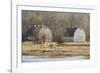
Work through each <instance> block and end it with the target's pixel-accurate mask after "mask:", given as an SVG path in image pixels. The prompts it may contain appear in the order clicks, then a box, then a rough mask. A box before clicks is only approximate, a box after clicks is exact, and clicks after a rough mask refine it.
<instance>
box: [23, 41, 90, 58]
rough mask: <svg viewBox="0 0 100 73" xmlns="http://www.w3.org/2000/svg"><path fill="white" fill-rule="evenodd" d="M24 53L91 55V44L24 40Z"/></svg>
mask: <svg viewBox="0 0 100 73" xmlns="http://www.w3.org/2000/svg"><path fill="white" fill-rule="evenodd" d="M22 55H32V56H53V57H59V56H89V55H90V44H89V42H85V43H74V42H69V43H62V44H57V43H55V42H52V43H44V44H36V43H33V42H28V41H27V42H23V43H22Z"/></svg>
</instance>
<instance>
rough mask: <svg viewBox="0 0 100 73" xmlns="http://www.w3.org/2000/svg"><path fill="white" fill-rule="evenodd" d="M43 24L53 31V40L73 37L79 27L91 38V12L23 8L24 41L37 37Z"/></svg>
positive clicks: (87, 37)
mask: <svg viewBox="0 0 100 73" xmlns="http://www.w3.org/2000/svg"><path fill="white" fill-rule="evenodd" d="M41 25H45V26H47V27H48V28H49V29H50V30H51V31H52V34H53V41H58V40H61V41H62V40H63V37H73V34H74V31H75V30H76V29H77V28H78V27H82V28H83V29H84V30H85V32H86V39H87V41H89V39H90V14H89V13H75V12H52V11H49V12H48V11H32V10H31V11H30V10H22V41H25V40H33V39H34V38H35V39H36V37H37V36H38V32H39V29H40V28H41ZM36 35H37V36H36Z"/></svg>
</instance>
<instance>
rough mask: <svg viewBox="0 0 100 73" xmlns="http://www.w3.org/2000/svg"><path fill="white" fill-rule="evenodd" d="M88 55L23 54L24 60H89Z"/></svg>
mask: <svg viewBox="0 0 100 73" xmlns="http://www.w3.org/2000/svg"><path fill="white" fill-rule="evenodd" d="M88 59H89V57H88V56H70V57H69V56H66V57H47V56H22V62H47V61H72V60H88Z"/></svg>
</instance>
